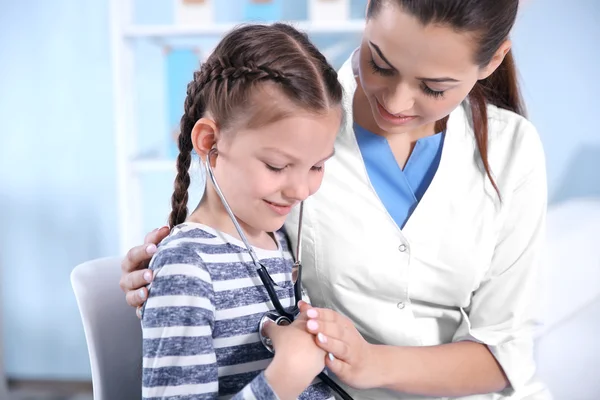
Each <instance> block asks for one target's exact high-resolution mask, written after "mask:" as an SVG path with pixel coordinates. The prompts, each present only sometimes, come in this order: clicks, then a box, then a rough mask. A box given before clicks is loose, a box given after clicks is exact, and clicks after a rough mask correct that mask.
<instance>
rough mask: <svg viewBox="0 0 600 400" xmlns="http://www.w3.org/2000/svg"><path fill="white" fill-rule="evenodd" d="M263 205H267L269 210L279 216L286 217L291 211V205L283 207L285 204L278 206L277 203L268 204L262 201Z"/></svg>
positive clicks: (268, 202)
mask: <svg viewBox="0 0 600 400" xmlns="http://www.w3.org/2000/svg"><path fill="white" fill-rule="evenodd" d="M264 202H265V203H267V206H269V208H270V209H271V210H273V211H275V213H277V214H279V215H287V214H289V213H290V211H291V210H292V207H293V206H291V205H285V204H278V203H273V202H270V201H268V200H264Z"/></svg>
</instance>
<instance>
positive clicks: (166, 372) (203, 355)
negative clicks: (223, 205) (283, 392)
mask: <svg viewBox="0 0 600 400" xmlns="http://www.w3.org/2000/svg"><path fill="white" fill-rule="evenodd" d="M187 253H188V254H187V255H186V251H185V250H184V249H181V248H178V249H171V250H170V251H163V252H161V251H160V250H159V252H158V253H157V254H156V255H155V257H154V259H153V260H152V263H151V268H152V269H153V270H154V271H155V278H154V281H153V282H152V284H151V285H150V287H149V291H148V292H149V296H148V300H147V301H146V304H145V306H144V309H143V313H142V333H143V349H142V351H143V353H142V354H143V368H142V398H143V399H144V400H159V399H161V400H183V399H202V400H209V399H217V398H218V397H219V377H218V364H217V358H216V353H215V348H214V345H213V337H212V331H213V327H214V322H215V305H214V289H213V285H212V281H211V278H210V274H209V272H208V271H207V270H206V268H205V267H204V265H203V264H202V261H201V260H199V257H198V256H193V255H190V254H189V252H187ZM192 259H196V260H197V262H194V263H192V262H190V261H191V260H192ZM182 261H185V262H182ZM233 398H234V399H235V400H243V399H248V400H250V399H258V400H275V399H277V396H276V395H275V393H274V392H273V390H272V388H271V387H270V385H269V384H268V382H267V380H266V379H265V376H264V372H261V373H260V374H259V375H258V376H256V377H255V378H254V379H253V380H252V381H251V382H250V383H249V384H247V385H246V386H245V387H244V388H243V389H242V390H241V391H240V392H238V393H237V394H236V395H235V396H234V397H233Z"/></svg>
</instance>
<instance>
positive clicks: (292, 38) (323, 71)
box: [169, 23, 342, 228]
mask: <svg viewBox="0 0 600 400" xmlns="http://www.w3.org/2000/svg"><path fill="white" fill-rule="evenodd" d="M267 85H269V86H270V87H271V88H274V89H275V90H277V91H279V92H280V93H281V94H282V95H284V96H285V98H286V99H287V100H288V101H289V103H290V104H291V107H292V109H290V106H289V105H287V107H286V105H285V104H277V105H276V106H273V103H272V99H271V101H270V102H262V101H261V99H265V100H269V99H268V96H269V94H268V92H264V91H259V89H261V88H265V87H266V86H267ZM341 102H342V87H341V85H340V83H339V82H338V77H337V73H336V71H335V70H334V69H333V67H332V66H331V65H330V64H329V63H328V62H327V60H326V59H325V56H323V54H321V53H320V52H319V50H317V48H316V47H315V46H314V45H313V44H312V43H311V42H310V40H309V39H308V37H307V36H306V34H303V33H301V32H299V31H297V30H296V29H294V28H293V27H291V26H289V25H286V24H281V23H276V24H272V25H246V26H242V27H239V28H237V29H235V30H233V31H231V32H230V33H229V34H227V35H226V36H225V37H224V38H223V39H222V40H221V42H220V43H219V44H218V45H217V47H216V48H215V49H214V51H213V52H212V53H211V55H210V56H209V57H208V59H207V60H206V61H205V62H204V63H203V64H202V66H201V67H200V69H199V70H198V71H196V72H195V73H194V79H193V80H192V81H191V82H190V83H189V84H188V87H187V97H186V99H185V103H184V114H183V116H182V117H181V124H180V133H179V137H178V146H179V155H178V157H177V177H176V178H175V183H174V192H173V196H172V197H171V208H172V211H171V214H170V216H169V226H170V227H171V228H172V227H174V226H175V225H178V224H180V223H182V222H184V221H185V219H186V218H187V215H188V209H187V202H188V188H189V186H190V176H189V172H188V170H189V168H190V164H191V157H192V154H191V153H192V150H193V143H192V138H191V134H192V129H193V128H194V125H195V124H196V122H197V121H198V120H199V119H201V118H202V117H204V116H205V115H207V114H209V115H210V118H211V119H212V120H213V121H214V122H215V124H216V125H217V127H218V128H219V129H220V130H226V129H228V128H232V127H236V126H240V125H239V124H243V125H244V126H245V127H248V128H257V127H260V126H264V125H267V124H268V123H271V122H276V121H278V120H280V119H282V118H284V117H285V116H286V115H289V114H291V113H293V112H294V110H295V109H299V110H303V111H308V112H311V113H315V114H317V115H319V114H325V113H326V112H327V111H328V110H330V109H331V108H334V107H340V108H341ZM262 103H264V104H262Z"/></svg>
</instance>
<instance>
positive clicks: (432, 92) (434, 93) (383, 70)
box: [369, 58, 445, 99]
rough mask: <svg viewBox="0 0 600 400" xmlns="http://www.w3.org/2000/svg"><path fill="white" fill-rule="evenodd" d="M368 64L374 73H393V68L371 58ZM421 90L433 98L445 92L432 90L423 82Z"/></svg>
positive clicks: (439, 96)
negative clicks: (380, 64) (382, 66)
mask: <svg viewBox="0 0 600 400" xmlns="http://www.w3.org/2000/svg"><path fill="white" fill-rule="evenodd" d="M369 64H370V65H371V69H372V70H373V72H374V73H376V74H379V75H383V76H392V75H394V70H393V69H388V68H381V67H379V66H378V65H377V64H375V61H373V59H372V58H371V59H370V60H369ZM421 90H422V91H423V93H425V94H426V95H427V96H429V97H433V98H435V99H439V98H441V97H444V93H445V91H443V90H439V91H438V90H433V89H431V88H430V87H429V86H427V85H426V84H425V83H421Z"/></svg>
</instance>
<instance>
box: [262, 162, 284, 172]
mask: <svg viewBox="0 0 600 400" xmlns="http://www.w3.org/2000/svg"><path fill="white" fill-rule="evenodd" d="M265 165H266V166H267V169H268V170H269V171H273V172H281V171H283V170H284V169H285V167H283V168H277V167H274V166H272V165H269V164H267V163H265Z"/></svg>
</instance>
